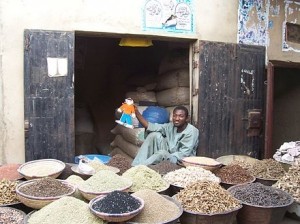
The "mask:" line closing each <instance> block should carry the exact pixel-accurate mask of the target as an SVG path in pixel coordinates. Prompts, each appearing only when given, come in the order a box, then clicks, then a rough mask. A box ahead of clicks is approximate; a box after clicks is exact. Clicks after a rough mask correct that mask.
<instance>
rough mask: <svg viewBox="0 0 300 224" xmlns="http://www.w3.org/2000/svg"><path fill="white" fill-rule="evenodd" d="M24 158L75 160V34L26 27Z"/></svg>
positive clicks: (28, 159)
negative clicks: (27, 28)
mask: <svg viewBox="0 0 300 224" xmlns="http://www.w3.org/2000/svg"><path fill="white" fill-rule="evenodd" d="M24 34H25V36H24V51H25V53H24V69H25V72H24V92H25V102H24V103H25V158H26V161H30V160H35V159H44V158H53V159H59V160H62V161H64V162H72V161H74V156H75V147H74V145H75V144H74V141H75V140H74V139H75V137H74V88H73V77H74V33H73V32H60V31H44V30H25V33H24Z"/></svg>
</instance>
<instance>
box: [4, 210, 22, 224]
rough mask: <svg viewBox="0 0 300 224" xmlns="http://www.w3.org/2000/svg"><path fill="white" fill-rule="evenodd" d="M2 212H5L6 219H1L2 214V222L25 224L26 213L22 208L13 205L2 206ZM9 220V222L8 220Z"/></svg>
mask: <svg viewBox="0 0 300 224" xmlns="http://www.w3.org/2000/svg"><path fill="white" fill-rule="evenodd" d="M0 214H3V215H4V214H5V215H4V216H5V219H3V220H2V219H1V215H0V223H3V224H5V223H17V224H23V223H24V219H25V216H26V213H25V212H23V211H21V210H20V209H16V208H12V207H0ZM7 221H8V222H7Z"/></svg>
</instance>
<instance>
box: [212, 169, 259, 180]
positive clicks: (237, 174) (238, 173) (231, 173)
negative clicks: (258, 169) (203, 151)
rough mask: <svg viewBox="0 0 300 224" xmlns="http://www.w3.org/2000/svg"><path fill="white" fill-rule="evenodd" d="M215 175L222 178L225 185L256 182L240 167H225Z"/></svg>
mask: <svg viewBox="0 0 300 224" xmlns="http://www.w3.org/2000/svg"><path fill="white" fill-rule="evenodd" d="M215 175H216V176H217V177H220V178H221V181H222V182H223V183H228V184H243V183H248V182H250V181H254V177H253V176H252V175H251V174H250V173H249V172H248V171H247V170H245V169H244V168H242V167H241V166H239V165H228V166H224V167H222V168H220V169H218V170H217V171H215Z"/></svg>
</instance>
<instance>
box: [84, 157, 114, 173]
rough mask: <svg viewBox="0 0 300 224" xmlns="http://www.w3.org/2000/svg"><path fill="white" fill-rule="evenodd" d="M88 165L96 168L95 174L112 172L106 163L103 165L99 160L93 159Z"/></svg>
mask: <svg viewBox="0 0 300 224" xmlns="http://www.w3.org/2000/svg"><path fill="white" fill-rule="evenodd" d="M86 165H88V166H90V167H92V168H94V170H95V172H98V171H100V170H110V169H111V167H109V166H107V165H105V164H104V163H102V162H101V161H100V160H97V159H93V160H91V161H89V162H88V163H87V164H86Z"/></svg>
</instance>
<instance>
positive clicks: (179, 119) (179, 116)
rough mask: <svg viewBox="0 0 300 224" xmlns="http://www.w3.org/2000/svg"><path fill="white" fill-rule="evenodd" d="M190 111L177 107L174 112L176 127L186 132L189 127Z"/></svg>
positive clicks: (173, 117) (173, 119)
mask: <svg viewBox="0 0 300 224" xmlns="http://www.w3.org/2000/svg"><path fill="white" fill-rule="evenodd" d="M188 117H189V111H188V109H187V108H186V107H184V106H177V107H175V108H174V110H173V116H172V121H173V124H174V126H175V127H177V128H178V129H182V130H184V129H185V127H186V125H187V120H188Z"/></svg>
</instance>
